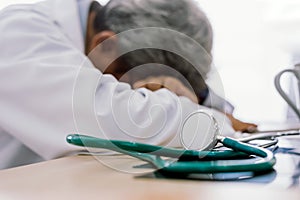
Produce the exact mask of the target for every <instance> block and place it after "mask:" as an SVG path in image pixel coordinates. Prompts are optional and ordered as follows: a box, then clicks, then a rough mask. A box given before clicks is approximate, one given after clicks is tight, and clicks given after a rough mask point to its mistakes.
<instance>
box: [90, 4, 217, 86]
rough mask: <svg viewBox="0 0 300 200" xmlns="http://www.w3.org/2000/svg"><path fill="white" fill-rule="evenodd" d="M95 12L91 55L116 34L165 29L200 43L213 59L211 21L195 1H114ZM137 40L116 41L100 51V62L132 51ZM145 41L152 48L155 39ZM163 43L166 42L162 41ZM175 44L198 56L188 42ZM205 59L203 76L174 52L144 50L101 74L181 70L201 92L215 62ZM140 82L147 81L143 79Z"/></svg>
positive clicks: (139, 50)
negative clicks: (155, 66) (148, 67)
mask: <svg viewBox="0 0 300 200" xmlns="http://www.w3.org/2000/svg"><path fill="white" fill-rule="evenodd" d="M92 7H93V6H92ZM94 8H96V9H94V10H93V11H94V16H93V24H92V27H93V31H92V34H91V38H90V39H89V40H88V41H89V42H88V46H87V49H88V51H91V50H92V49H93V48H94V47H96V46H97V45H98V44H99V43H101V42H103V41H104V40H105V39H108V38H109V37H111V36H113V35H114V34H119V33H122V32H124V31H128V30H131V29H137V28H146V27H161V28H167V29H170V30H174V31H177V32H180V33H182V34H185V35H186V36H188V37H190V38H192V39H193V40H195V41H196V42H197V43H199V44H200V45H201V46H202V47H203V48H204V49H205V50H206V52H207V55H210V52H211V49H212V29H211V26H210V23H209V21H208V19H207V17H206V16H205V14H204V13H203V12H202V11H201V9H200V8H199V7H198V5H197V3H196V2H195V1H194V0H172V1H169V0H126V1H124V0H110V2H109V3H108V4H107V5H106V6H104V7H97V6H94ZM135 37H137V36H133V37H132V38H130V37H127V38H122V39H120V38H118V37H115V38H114V39H112V40H111V41H110V42H108V43H107V44H106V45H103V48H101V49H100V51H101V54H102V55H104V56H103V57H102V58H99V59H101V60H103V59H104V60H105V57H106V58H107V57H109V56H115V54H116V53H117V52H116V51H118V49H119V48H130V47H129V46H130V45H133V44H134V43H135V42H136V40H137V38H135ZM144 37H145V38H140V39H144V40H146V41H147V40H149V44H150V43H151V39H149V38H147V37H146V36H144ZM165 38H166V37H165ZM170 39H172V38H170ZM161 42H162V43H163V42H166V41H164V40H163V39H162V41H161ZM172 42H174V43H176V47H177V48H180V49H182V50H184V51H187V53H191V54H193V53H194V52H188V49H186V44H185V43H184V41H178V40H176V39H174V40H173V41H172ZM199 56H201V55H199ZM205 59H206V61H205V62H206V64H205V65H206V66H203V68H206V69H203V73H202V74H201V75H200V74H199V72H198V71H197V70H196V69H195V68H194V67H193V66H192V65H191V63H189V62H188V61H187V60H186V59H185V58H182V56H180V55H177V54H176V53H174V52H170V51H166V50H162V49H153V48H143V49H138V50H135V51H132V52H128V53H126V54H125V55H122V56H121V57H119V58H118V59H117V60H116V61H115V62H114V63H113V64H111V65H110V67H108V68H106V71H103V69H100V70H101V71H102V72H104V73H111V74H113V75H115V76H117V77H118V76H119V75H120V74H121V73H124V72H126V71H128V70H130V69H132V68H134V67H137V66H140V65H144V64H147V63H159V64H163V65H167V66H169V67H171V68H173V69H175V70H177V71H178V72H179V73H180V74H181V75H183V76H184V77H185V78H186V79H187V80H188V81H189V82H190V84H191V85H192V87H193V88H194V89H195V90H198V89H202V87H205V86H204V85H205V84H204V80H203V79H205V78H206V77H205V76H206V73H207V72H208V71H209V69H210V64H211V59H210V58H205ZM146 75H149V74H146ZM153 75H155V74H153ZM166 75H168V74H166ZM138 78H145V77H143V75H140V76H139V77H138ZM196 92H197V91H196Z"/></svg>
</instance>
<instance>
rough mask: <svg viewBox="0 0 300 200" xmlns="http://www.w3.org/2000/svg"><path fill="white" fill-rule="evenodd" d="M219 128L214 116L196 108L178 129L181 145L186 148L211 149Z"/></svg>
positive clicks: (214, 143)
mask: <svg viewBox="0 0 300 200" xmlns="http://www.w3.org/2000/svg"><path fill="white" fill-rule="evenodd" d="M219 136H220V128H219V125H218V122H217V120H216V119H215V117H214V116H213V115H212V114H210V113H209V112H207V111H205V110H197V111H195V112H193V113H191V114H190V115H188V116H187V118H186V119H185V120H184V122H183V125H182V128H181V131H180V142H181V145H182V146H183V147H184V148H185V149H187V150H198V151H206V150H211V149H212V148H213V147H215V145H216V144H217V142H218V138H219Z"/></svg>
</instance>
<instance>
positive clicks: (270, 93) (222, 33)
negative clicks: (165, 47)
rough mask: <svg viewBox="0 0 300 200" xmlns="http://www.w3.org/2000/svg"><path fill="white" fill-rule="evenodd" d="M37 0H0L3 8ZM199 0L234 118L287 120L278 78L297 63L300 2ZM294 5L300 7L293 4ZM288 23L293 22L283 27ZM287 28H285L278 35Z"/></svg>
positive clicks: (276, 0)
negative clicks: (293, 46) (288, 44)
mask: <svg viewBox="0 0 300 200" xmlns="http://www.w3.org/2000/svg"><path fill="white" fill-rule="evenodd" d="M36 1H38V0H18V1H7V0H1V1H0V8H2V7H4V6H7V5H9V4H13V3H24V2H26V3H27V2H28V3H32V2H36ZM197 1H198V2H199V4H200V5H201V7H202V9H203V10H204V11H205V12H206V14H207V15H208V18H209V19H210V21H211V23H212V26H213V29H214V48H213V55H214V65H215V66H216V67H217V69H218V72H219V74H220V76H221V77H222V80H223V84H224V88H225V95H226V98H227V99H228V100H229V101H230V102H232V104H233V105H234V106H235V108H236V109H235V113H234V114H235V116H236V117H238V118H240V119H243V120H246V121H252V122H256V123H263V122H282V121H284V120H285V119H286V109H287V106H286V104H285V102H284V101H283V100H282V99H281V98H280V96H279V95H278V94H277V92H276V90H275V88H274V84H273V78H274V76H275V75H276V73H278V72H279V71H280V70H282V69H284V68H287V67H289V68H290V67H292V62H291V56H292V53H293V52H292V51H291V50H290V49H287V48H285V47H284V45H283V44H284V43H285V41H286V39H287V38H288V36H287V35H286V34H288V33H289V29H291V28H292V27H294V25H295V24H296V22H295V20H296V21H297V16H294V15H290V16H287V14H288V13H297V12H298V13H299V14H298V15H300V6H299V4H300V1H299V3H298V2H297V0H225V1H224V0H197ZM99 2H102V3H105V2H107V0H102V1H101V0H99ZM170 3H171V1H170ZM293 3H294V4H295V5H292V6H289V5H291V4H293ZM299 19H300V18H299ZM298 21H299V23H298V26H299V24H300V20H298ZM287 22H288V23H287ZM289 22H291V23H289ZM294 22H295V23H294ZM293 23H294V24H293ZM284 24H288V26H282V25H284ZM282 27H284V30H285V32H284V33H281V34H278V33H280V29H282ZM299 36H300V35H299ZM289 38H290V37H289ZM294 40H297V37H294V38H292V42H293V41H294ZM298 41H299V42H300V38H299V40H298ZM287 84H288V81H285V86H286V87H288V86H287Z"/></svg>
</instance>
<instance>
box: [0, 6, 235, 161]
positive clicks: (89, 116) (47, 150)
mask: <svg viewBox="0 0 300 200" xmlns="http://www.w3.org/2000/svg"><path fill="white" fill-rule="evenodd" d="M0 18H1V19H4V18H5V21H2V22H1V23H0V30H3V32H2V37H1V39H0V46H1V47H2V48H3V49H5V50H4V51H1V53H0V81H1V82H0V94H1V101H0V110H1V114H0V125H1V126H2V129H3V130H5V131H6V132H7V133H9V134H11V135H12V136H13V137H14V138H16V139H17V140H19V141H21V142H22V143H23V144H24V145H26V146H27V147H29V148H30V149H32V150H33V151H34V152H36V153H38V154H39V155H41V156H42V157H43V158H44V159H52V158H56V157H60V156H64V155H67V154H68V153H70V152H73V151H77V150H79V148H78V147H75V146H72V145H69V144H67V143H66V141H65V138H66V136H67V135H68V134H70V133H81V134H87V135H92V136H97V137H101V138H108V139H122V140H123V139H124V140H130V141H139V142H145V143H150V144H160V145H169V146H180V143H179V139H178V133H179V131H180V126H181V124H182V120H183V119H185V117H186V116H187V115H188V114H189V113H191V112H193V111H195V110H196V109H199V108H200V106H198V105H196V104H193V103H192V102H191V101H190V100H188V99H187V98H185V97H180V98H178V97H177V96H176V95H174V94H173V93H171V92H170V91H168V90H166V89H162V90H159V91H157V92H151V91H149V90H146V89H138V90H132V89H131V88H130V86H129V85H128V84H125V83H120V82H118V81H117V80H116V79H114V78H113V77H112V76H110V75H103V74H101V73H100V72H99V71H98V70H97V69H95V68H94V67H93V66H92V64H91V62H90V61H89V60H88V59H87V57H85V55H84V54H83V53H81V52H80V51H79V50H78V49H77V48H75V47H74V46H73V44H72V42H71V41H70V40H69V38H68V37H67V36H66V35H64V34H63V33H62V32H61V31H60V29H59V27H58V26H55V25H53V24H52V23H51V21H49V20H47V19H46V18H43V17H41V14H40V13H33V14H32V15H28V14H25V12H24V13H22V10H19V12H17V13H14V15H12V13H9V12H8V13H5V12H4V13H2V14H1V16H0ZM20 30H22V37H20V32H19V31H20ZM41 30H42V31H41ZM201 108H203V109H206V108H204V107H201ZM211 111H212V112H213V113H214V114H215V116H216V117H217V119H218V121H219V122H220V124H222V125H224V126H221V127H222V128H223V132H224V133H229V132H231V131H232V129H231V127H230V124H229V122H228V119H226V117H225V116H224V115H222V114H221V113H219V112H217V111H214V110H211Z"/></svg>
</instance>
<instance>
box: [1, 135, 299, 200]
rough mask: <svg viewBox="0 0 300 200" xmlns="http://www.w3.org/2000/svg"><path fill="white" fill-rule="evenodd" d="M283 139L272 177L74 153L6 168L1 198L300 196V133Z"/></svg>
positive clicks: (271, 197) (211, 198)
mask: <svg viewBox="0 0 300 200" xmlns="http://www.w3.org/2000/svg"><path fill="white" fill-rule="evenodd" d="M280 142H281V144H280V146H281V147H282V148H279V152H278V153H276V158H277V164H276V165H275V176H273V179H274V180H270V179H267V180H268V181H267V182H265V181H261V180H265V179H264V178H261V177H255V178H254V179H248V180H247V179H246V180H245V181H239V182H237V181H235V182H234V181H232V182H229V181H203V180H197V181H195V180H178V179H157V178H146V177H145V176H142V175H141V173H140V172H145V168H133V166H136V165H139V164H141V161H137V160H136V159H133V158H130V157H127V156H120V155H118V156H101V157H97V159H96V157H93V156H74V157H66V158H61V159H57V160H52V161H47V162H41V163H37V164H33V165H28V166H23V167H17V168H12V169H7V170H2V171H0V199H1V200H2V199H8V200H10V199H30V200H32V199H210V200H214V199H231V200H234V199H239V200H240V199H264V200H266V199H272V200H275V199H289V200H292V199H297V200H298V199H299V197H300V189H299V188H300V187H299V181H300V178H299V177H300V137H298V138H288V139H283V140H282V141H280ZM290 145H291V146H294V147H296V148H298V150H297V149H292V150H291V148H290ZM290 150H291V151H290ZM285 151H287V152H285ZM289 151H290V152H289ZM290 153H292V154H290ZM298 153H299V154H298ZM99 158H100V159H99ZM100 161H101V162H100ZM103 163H105V164H106V165H109V166H110V167H107V166H105V165H103ZM112 166H113V167H112ZM113 168H115V169H113ZM116 169H119V170H116ZM128 172H131V173H128ZM273 175H274V174H273ZM271 176H272V175H271ZM263 177H264V176H263ZM271 179H272V177H271ZM252 180H254V181H252ZM295 182H298V184H296V187H295ZM291 186H293V187H291Z"/></svg>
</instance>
